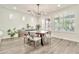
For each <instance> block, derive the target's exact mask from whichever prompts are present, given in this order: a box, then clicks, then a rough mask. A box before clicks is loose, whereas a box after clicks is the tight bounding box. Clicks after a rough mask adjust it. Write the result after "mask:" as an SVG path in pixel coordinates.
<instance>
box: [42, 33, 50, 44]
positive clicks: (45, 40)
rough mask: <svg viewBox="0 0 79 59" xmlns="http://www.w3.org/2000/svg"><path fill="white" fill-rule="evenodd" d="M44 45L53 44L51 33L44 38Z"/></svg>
mask: <svg viewBox="0 0 79 59" xmlns="http://www.w3.org/2000/svg"><path fill="white" fill-rule="evenodd" d="M42 39H43V44H44V45H45V44H50V43H51V35H50V34H49V33H47V34H45V35H44V36H43V37H42Z"/></svg>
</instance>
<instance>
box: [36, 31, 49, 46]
mask: <svg viewBox="0 0 79 59" xmlns="http://www.w3.org/2000/svg"><path fill="white" fill-rule="evenodd" d="M47 32H48V31H38V32H36V34H37V35H39V36H40V37H41V45H42V46H44V43H43V37H44V35H45V34H46V33H47Z"/></svg>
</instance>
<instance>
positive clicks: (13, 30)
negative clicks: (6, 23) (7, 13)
mask: <svg viewBox="0 0 79 59" xmlns="http://www.w3.org/2000/svg"><path fill="white" fill-rule="evenodd" d="M7 32H8V35H10V37H11V38H12V37H14V36H15V35H16V33H17V31H16V28H13V29H8V31H7Z"/></svg>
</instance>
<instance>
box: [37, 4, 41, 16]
mask: <svg viewBox="0 0 79 59" xmlns="http://www.w3.org/2000/svg"><path fill="white" fill-rule="evenodd" d="M39 7H40V4H37V8H38V9H37V15H38V16H39V15H41V14H40V11H39Z"/></svg>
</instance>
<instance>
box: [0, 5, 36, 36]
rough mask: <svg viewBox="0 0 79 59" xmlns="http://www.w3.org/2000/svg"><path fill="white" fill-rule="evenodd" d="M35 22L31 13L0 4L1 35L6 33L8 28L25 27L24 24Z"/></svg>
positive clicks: (33, 23)
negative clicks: (23, 18)
mask: <svg viewBox="0 0 79 59" xmlns="http://www.w3.org/2000/svg"><path fill="white" fill-rule="evenodd" d="M9 15H11V19H10V18H9ZM23 16H24V17H25V21H23V20H22V17H23ZM35 22H36V19H35V17H33V16H31V15H28V14H24V13H22V12H18V11H15V10H11V9H7V8H4V7H1V6H0V31H3V36H6V35H7V30H8V29H9V28H14V27H16V29H20V28H23V27H25V28H26V24H30V25H32V26H34V25H35Z"/></svg>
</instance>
